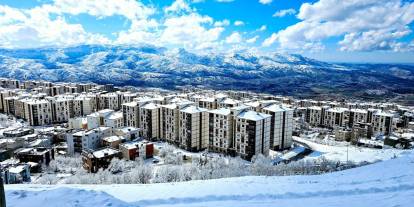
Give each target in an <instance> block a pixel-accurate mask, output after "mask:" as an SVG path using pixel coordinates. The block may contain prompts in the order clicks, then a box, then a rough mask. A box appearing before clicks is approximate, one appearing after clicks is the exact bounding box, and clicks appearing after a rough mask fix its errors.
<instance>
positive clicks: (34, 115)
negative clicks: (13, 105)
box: [24, 100, 52, 126]
mask: <svg viewBox="0 0 414 207" xmlns="http://www.w3.org/2000/svg"><path fill="white" fill-rule="evenodd" d="M24 108H25V114H26V115H25V118H26V120H27V121H28V122H29V124H30V126H42V125H49V124H51V123H52V106H51V104H50V102H49V101H46V100H31V101H26V102H24Z"/></svg>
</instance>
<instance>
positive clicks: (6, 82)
mask: <svg viewBox="0 0 414 207" xmlns="http://www.w3.org/2000/svg"><path fill="white" fill-rule="evenodd" d="M0 87H2V88H11V89H14V88H20V81H18V80H15V79H7V78H1V79H0Z"/></svg>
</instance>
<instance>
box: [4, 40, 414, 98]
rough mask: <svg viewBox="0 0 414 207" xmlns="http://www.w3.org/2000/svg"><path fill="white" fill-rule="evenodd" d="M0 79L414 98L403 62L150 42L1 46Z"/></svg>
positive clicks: (412, 72)
mask: <svg viewBox="0 0 414 207" xmlns="http://www.w3.org/2000/svg"><path fill="white" fill-rule="evenodd" d="M0 77H10V78H17V79H34V80H39V79H44V80H49V81H71V82H75V81H93V82H97V83H114V84H117V85H133V86H146V87H164V88H173V87H175V86H183V85H193V86H206V87H210V88H214V89H241V90H253V91H261V92H263V91H264V92H269V93H278V94H286V95H297V96H303V97H310V96H311V97H313V96H317V95H321V94H322V95H331V96H339V95H353V96H356V95H358V96H363V97H373V96H376V94H377V93H372V91H378V90H379V92H378V93H379V94H380V96H381V98H383V97H384V96H387V95H388V96H393V95H396V94H413V93H414V85H413V84H412V81H413V80H414V67H413V66H410V65H395V64H391V65H388V64H383V65H375V64H374V65H371V64H358V65H356V64H333V63H326V62H321V61H317V60H313V59H309V58H306V57H303V56H300V55H294V54H279V53H269V54H266V55H265V54H258V53H255V52H253V51H232V52H227V53H213V52H210V53H205V54H196V53H192V52H189V51H186V50H184V49H166V48H160V47H155V46H151V45H141V46H103V45H81V46H76V47H69V48H39V49H15V50H10V49H0Z"/></svg>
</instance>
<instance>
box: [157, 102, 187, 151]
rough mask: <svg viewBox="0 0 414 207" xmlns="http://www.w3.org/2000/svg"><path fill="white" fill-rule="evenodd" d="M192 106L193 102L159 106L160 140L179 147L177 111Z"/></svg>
mask: <svg viewBox="0 0 414 207" xmlns="http://www.w3.org/2000/svg"><path fill="white" fill-rule="evenodd" d="M189 105H193V102H189V101H186V102H181V103H173V104H167V105H161V111H160V112H161V126H160V128H161V138H162V139H163V140H165V141H167V142H170V143H174V144H177V145H179V144H180V139H179V136H178V135H179V121H180V120H179V118H180V116H179V110H180V109H182V108H184V107H186V106H189Z"/></svg>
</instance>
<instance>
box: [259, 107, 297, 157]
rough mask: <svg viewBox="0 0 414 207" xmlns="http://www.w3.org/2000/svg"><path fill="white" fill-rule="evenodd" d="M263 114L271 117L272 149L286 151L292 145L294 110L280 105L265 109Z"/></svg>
mask: <svg viewBox="0 0 414 207" xmlns="http://www.w3.org/2000/svg"><path fill="white" fill-rule="evenodd" d="M262 113H265V114H269V115H271V116H272V117H271V121H270V149H273V150H284V149H286V148H289V147H290V146H291V145H292V142H293V140H292V131H293V109H291V108H288V107H285V106H283V105H280V104H272V105H270V106H267V107H264V108H263V109H262Z"/></svg>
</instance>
